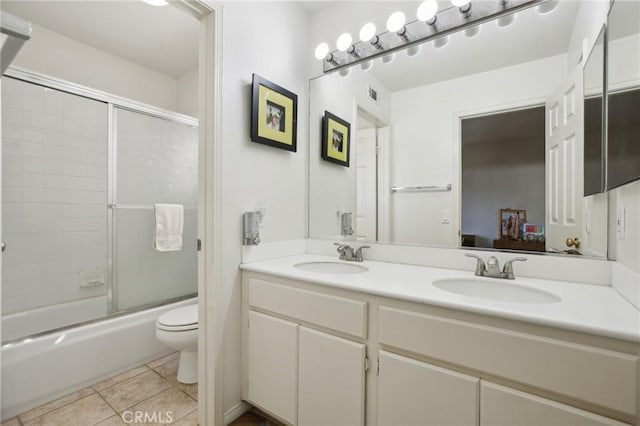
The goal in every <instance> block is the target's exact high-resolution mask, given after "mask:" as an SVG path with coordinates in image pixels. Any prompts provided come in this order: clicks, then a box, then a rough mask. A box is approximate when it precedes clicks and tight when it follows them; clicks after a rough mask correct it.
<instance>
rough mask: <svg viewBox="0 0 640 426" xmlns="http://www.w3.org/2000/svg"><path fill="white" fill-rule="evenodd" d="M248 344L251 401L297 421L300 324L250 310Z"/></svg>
mask: <svg viewBox="0 0 640 426" xmlns="http://www.w3.org/2000/svg"><path fill="white" fill-rule="evenodd" d="M248 346H249V348H248V350H249V356H248V359H249V365H248V369H249V371H248V379H249V388H248V391H247V397H248V399H249V401H250V402H252V403H253V404H255V405H257V406H258V407H260V408H262V409H264V410H266V411H268V412H269V413H271V414H273V415H275V416H277V417H280V418H281V419H282V420H285V421H287V422H289V423H291V424H296V419H297V410H296V405H297V401H298V398H297V392H296V390H297V381H298V377H297V368H298V325H297V324H294V323H292V322H289V321H283V320H281V319H278V318H274V317H271V316H268V315H264V314H260V313H258V312H254V311H250V312H249V342H248Z"/></svg>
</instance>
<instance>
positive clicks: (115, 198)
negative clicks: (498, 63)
mask: <svg viewBox="0 0 640 426" xmlns="http://www.w3.org/2000/svg"><path fill="white" fill-rule="evenodd" d="M113 128H114V131H113V133H112V134H113V137H112V140H111V141H110V142H111V147H110V152H111V158H112V163H113V165H112V167H111V171H112V173H111V175H110V180H111V185H110V188H111V189H112V190H111V191H110V194H109V197H110V204H109V206H110V209H109V213H110V215H111V216H112V220H111V221H110V223H111V224H112V229H111V230H110V235H111V244H110V246H111V250H112V259H113V264H112V268H111V271H112V277H111V278H112V283H113V294H112V298H111V300H112V307H111V310H112V311H122V310H129V309H132V308H136V307H140V306H145V305H151V304H157V303H159V302H163V301H167V300H171V299H177V298H180V297H184V296H187V295H194V294H195V293H196V291H197V253H196V241H197V209H196V208H197V201H198V170H197V165H198V128H197V126H196V124H195V122H192V121H191V120H188V119H171V120H169V119H167V118H159V117H156V116H151V115H147V114H144V113H141V112H137V111H131V110H127V109H123V108H113ZM157 203H167V204H182V205H183V206H184V214H185V217H184V234H183V246H182V250H181V251H174V252H159V251H156V250H155V249H154V248H153V244H152V243H153V239H154V235H155V234H154V232H155V215H154V208H153V207H154V204H157Z"/></svg>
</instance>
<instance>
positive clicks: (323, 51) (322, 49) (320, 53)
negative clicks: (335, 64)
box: [315, 42, 329, 59]
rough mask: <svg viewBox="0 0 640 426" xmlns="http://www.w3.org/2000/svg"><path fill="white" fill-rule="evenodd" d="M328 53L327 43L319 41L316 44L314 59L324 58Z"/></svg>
mask: <svg viewBox="0 0 640 426" xmlns="http://www.w3.org/2000/svg"><path fill="white" fill-rule="evenodd" d="M328 54H329V45H328V44H327V43H325V42H322V43H320V44H319V45H318V46H316V51H315V55H316V59H324V58H325V57H326V56H327V55H328Z"/></svg>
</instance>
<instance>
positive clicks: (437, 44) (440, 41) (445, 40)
mask: <svg viewBox="0 0 640 426" xmlns="http://www.w3.org/2000/svg"><path fill="white" fill-rule="evenodd" d="M448 42H449V36H444V37H440V38H437V39H435V40H434V41H433V45H434V46H435V47H437V48H438V49H440V48H441V47H444V46H445V45H446V44H447V43H448Z"/></svg>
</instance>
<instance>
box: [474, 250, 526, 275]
mask: <svg viewBox="0 0 640 426" xmlns="http://www.w3.org/2000/svg"><path fill="white" fill-rule="evenodd" d="M465 256H467V257H473V258H474V259H476V260H477V261H478V263H476V275H477V276H478V277H491V278H504V279H507V280H513V279H515V278H516V277H515V275H513V262H526V261H527V258H526V257H514V258H513V259H509V260H507V263H505V264H504V267H503V268H502V271H500V263H499V262H498V259H497V258H496V257H495V256H491V257H490V258H489V259H487V263H486V264H485V263H484V260H482V258H481V257H480V256H478V255H475V254H471V253H465Z"/></svg>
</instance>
